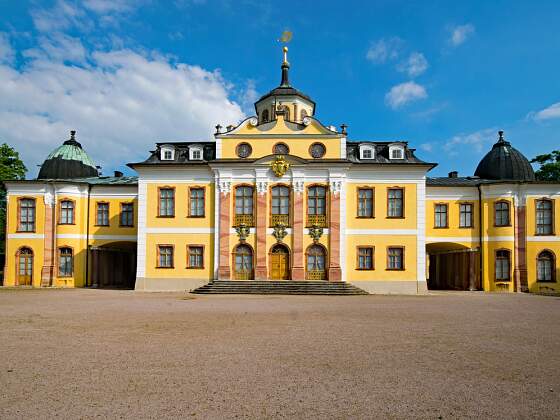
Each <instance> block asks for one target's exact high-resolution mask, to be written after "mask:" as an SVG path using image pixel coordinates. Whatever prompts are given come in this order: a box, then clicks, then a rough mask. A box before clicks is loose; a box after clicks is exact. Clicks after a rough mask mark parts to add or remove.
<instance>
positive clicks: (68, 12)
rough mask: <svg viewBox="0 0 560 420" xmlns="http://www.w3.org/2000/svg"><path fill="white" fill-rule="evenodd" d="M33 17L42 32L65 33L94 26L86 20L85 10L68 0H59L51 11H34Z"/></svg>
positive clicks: (32, 12) (34, 22)
mask: <svg viewBox="0 0 560 420" xmlns="http://www.w3.org/2000/svg"><path fill="white" fill-rule="evenodd" d="M31 17H32V18H33V24H34V25H35V28H36V29H37V30H39V31H41V32H53V31H64V30H66V29H68V28H70V27H72V26H76V27H80V28H81V29H88V28H91V25H92V22H90V21H89V20H88V19H84V17H85V12H84V10H83V9H81V8H79V7H78V5H77V4H74V3H70V2H68V1H66V0H57V1H56V3H55V4H54V5H53V7H51V8H50V9H33V10H31Z"/></svg>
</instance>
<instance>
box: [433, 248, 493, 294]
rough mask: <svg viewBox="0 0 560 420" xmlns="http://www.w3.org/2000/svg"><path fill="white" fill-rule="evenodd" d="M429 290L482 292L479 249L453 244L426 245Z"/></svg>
mask: <svg viewBox="0 0 560 420" xmlns="http://www.w3.org/2000/svg"><path fill="white" fill-rule="evenodd" d="M426 254H427V255H428V257H429V261H428V279H427V280H428V289H429V290H481V289H482V286H481V281H480V252H479V250H478V248H469V247H467V246H465V245H461V244H457V243H452V242H438V243H431V244H427V245H426Z"/></svg>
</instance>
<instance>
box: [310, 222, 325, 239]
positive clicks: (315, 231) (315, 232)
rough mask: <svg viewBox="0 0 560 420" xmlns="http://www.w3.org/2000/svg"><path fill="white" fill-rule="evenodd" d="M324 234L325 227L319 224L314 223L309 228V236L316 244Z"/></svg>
mask: <svg viewBox="0 0 560 420" xmlns="http://www.w3.org/2000/svg"><path fill="white" fill-rule="evenodd" d="M322 235H323V228H322V227H321V226H319V225H313V226H311V227H310V228H309V236H311V238H312V239H313V243H314V244H316V243H317V242H319V239H321V236H322Z"/></svg>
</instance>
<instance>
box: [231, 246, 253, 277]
mask: <svg viewBox="0 0 560 420" xmlns="http://www.w3.org/2000/svg"><path fill="white" fill-rule="evenodd" d="M234 269H235V270H234V274H235V279H236V280H251V279H252V278H253V250H252V249H251V247H250V246H249V245H244V244H241V245H237V246H236V247H235V251H234Z"/></svg>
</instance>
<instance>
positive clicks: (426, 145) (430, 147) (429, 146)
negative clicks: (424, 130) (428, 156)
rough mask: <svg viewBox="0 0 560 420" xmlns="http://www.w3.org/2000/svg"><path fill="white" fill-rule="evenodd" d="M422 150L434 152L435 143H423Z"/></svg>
mask: <svg viewBox="0 0 560 420" xmlns="http://www.w3.org/2000/svg"><path fill="white" fill-rule="evenodd" d="M420 149H422V150H423V151H425V152H431V151H432V150H434V144H433V143H422V144H421V145H420Z"/></svg>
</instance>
